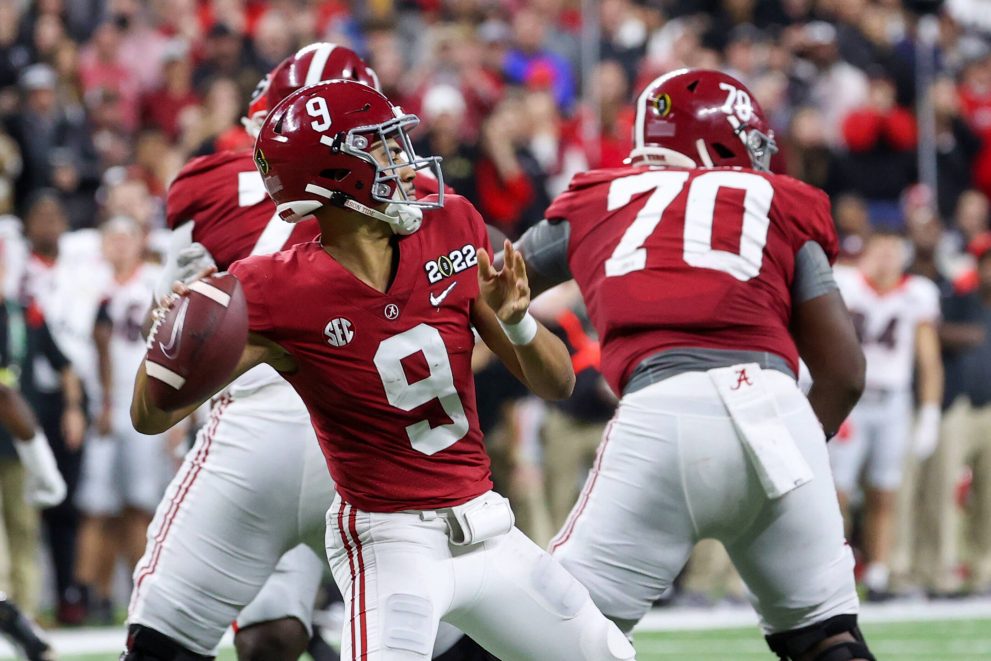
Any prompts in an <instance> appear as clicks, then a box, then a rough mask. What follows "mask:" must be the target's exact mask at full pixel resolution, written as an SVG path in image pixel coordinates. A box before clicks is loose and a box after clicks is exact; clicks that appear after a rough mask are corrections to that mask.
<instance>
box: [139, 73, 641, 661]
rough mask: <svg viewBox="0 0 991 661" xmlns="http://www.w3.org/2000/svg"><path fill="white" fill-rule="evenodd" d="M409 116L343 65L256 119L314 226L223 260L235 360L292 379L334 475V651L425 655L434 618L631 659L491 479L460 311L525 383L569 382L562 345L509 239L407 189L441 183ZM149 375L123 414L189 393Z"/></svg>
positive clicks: (560, 653) (272, 184)
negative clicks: (242, 299) (345, 75)
mask: <svg viewBox="0 0 991 661" xmlns="http://www.w3.org/2000/svg"><path fill="white" fill-rule="evenodd" d="M416 123H417V119H416V117H415V116H412V115H405V114H403V113H402V112H401V111H400V110H399V109H398V108H396V107H394V106H392V104H391V103H389V101H388V100H387V99H386V98H385V97H383V96H382V95H381V94H380V93H378V92H376V91H375V90H373V89H371V88H370V87H367V86H364V85H360V84H356V83H353V82H347V81H334V82H329V83H321V84H318V85H313V86H310V87H307V88H304V89H303V90H300V91H299V92H296V93H295V94H293V95H291V96H290V97H288V98H286V99H285V100H284V101H283V102H282V103H281V104H280V105H279V106H278V107H277V108H275V109H274V110H273V111H272V112H271V113H270V114H269V116H268V117H267V118H266V120H265V124H264V125H263V127H262V131H261V133H260V135H259V137H258V140H257V142H256V145H255V162H256V164H257V165H258V168H259V170H260V171H261V172H262V173H263V176H264V178H265V183H266V187H267V188H268V190H269V193H270V194H271V195H272V197H273V199H274V200H275V201H276V203H277V205H278V206H277V209H278V213H279V215H280V217H282V218H283V219H285V220H288V221H290V222H292V221H296V220H298V219H300V218H303V217H305V216H306V215H308V214H311V213H312V214H313V215H315V216H316V217H317V220H318V222H319V224H320V229H321V239H320V241H314V242H311V243H306V244H300V245H297V246H296V247H295V248H293V249H292V250H288V251H285V252H282V253H279V254H277V255H274V256H258V257H253V258H249V259H247V260H242V261H241V262H238V263H237V264H235V265H234V266H233V267H232V269H231V272H232V273H233V274H234V275H236V276H237V277H238V278H239V280H240V281H241V284H242V286H243V288H244V292H245V295H246V299H247V301H248V310H249V319H250V328H251V330H252V333H251V335H250V336H249V342H248V346H247V347H246V348H245V351H244V354H243V356H242V360H241V363H240V364H239V366H238V369H237V370H236V371H235V374H238V373H241V372H243V371H244V370H246V369H249V368H251V367H253V366H255V365H257V364H260V363H262V362H266V363H268V364H270V365H272V366H274V367H275V368H276V369H277V370H278V371H279V372H280V373H281V374H282V375H283V376H284V377H285V378H286V379H287V380H289V381H290V383H292V385H293V387H294V388H295V389H296V390H297V392H299V393H300V395H301V397H302V398H303V400H304V401H305V402H306V404H307V407H308V408H309V410H310V412H311V415H312V419H313V424H314V427H315V428H316V430H317V436H318V438H319V440H320V445H321V447H322V448H323V450H324V453H325V456H326V458H327V463H328V467H329V468H330V471H331V474H332V476H333V478H334V482H335V484H336V488H337V492H338V495H337V497H336V498H335V500H334V504H333V505H332V507H331V509H330V510H329V511H328V514H327V523H328V526H327V546H328V548H327V550H328V556H329V559H330V562H331V567H332V570H333V571H334V576H335V579H336V580H337V581H338V584H339V585H341V587H342V588H344V592H345V598H346V600H348V602H349V607H350V623H349V627H347V628H348V631H346V632H345V635H344V636H343V648H342V656H343V657H344V658H349V659H354V660H357V659H359V658H361V659H371V660H378V659H386V660H391V659H428V658H430V653H431V649H432V647H433V640H434V636H435V634H436V631H437V626H438V623H439V622H440V620H442V619H443V620H445V621H448V622H450V623H452V624H454V625H456V626H458V627H459V628H461V629H462V630H464V631H465V632H466V633H468V634H469V635H471V636H472V637H473V638H475V639H476V640H477V641H478V642H479V643H481V644H482V645H483V646H484V647H485V648H486V649H488V650H489V651H491V652H493V653H494V654H496V655H497V656H499V657H500V658H502V659H505V660H506V661H512V660H513V659H520V660H522V659H542V660H547V661H554V660H556V659H560V660H561V661H565V660H567V661H577V660H581V659H589V660H590V661H591V660H595V661H605V660H607V659H632V658H634V652H633V648H632V646H631V645H630V644H629V642H628V641H627V640H626V639H625V638H624V637H623V635H622V634H621V633H620V632H619V630H618V629H617V628H616V627H615V626H614V625H612V624H611V623H609V622H608V621H607V620H606V619H605V618H603V617H602V615H601V613H599V612H598V610H597V609H596V608H595V606H594V605H593V604H592V602H591V600H590V599H589V598H588V593H587V591H586V590H585V589H584V588H583V587H582V586H581V585H580V584H579V583H578V582H577V581H575V580H574V579H573V577H571V576H570V575H569V574H568V573H567V572H565V571H564V570H563V569H561V567H560V566H559V565H558V564H557V563H556V562H555V561H554V560H553V559H551V558H550V556H549V555H547V554H546V553H544V552H542V551H541V550H540V549H539V548H537V547H536V546H535V545H534V544H533V543H532V542H531V541H530V540H528V539H527V538H526V537H525V536H524V535H523V534H522V533H520V532H519V531H518V530H517V529H515V528H514V527H513V525H512V524H513V517H512V512H511V510H510V509H509V507H508V504H507V501H506V500H505V499H504V498H502V497H501V496H499V495H497V494H495V493H493V492H492V491H491V486H492V485H491V481H490V479H489V468H488V457H487V456H486V454H485V451H484V446H483V443H482V438H481V432H480V431H479V429H478V422H477V417H476V413H475V402H474V383H473V380H472V375H471V367H470V355H471V349H472V346H473V344H474V337H473V335H472V327H474V328H475V329H476V330H477V332H478V333H479V335H480V336H481V337H482V338H483V340H484V341H485V342H486V344H488V345H489V346H490V347H491V348H492V349H493V351H494V352H495V353H496V354H497V355H499V356H500V358H501V359H502V360H503V361H504V362H506V364H507V366H508V367H509V369H510V370H511V371H513V372H514V373H515V374H516V375H517V377H518V378H520V379H521V380H522V381H523V382H524V383H526V384H528V386H529V387H530V388H531V389H532V390H533V391H534V392H535V393H536V394H538V395H542V396H544V397H550V398H559V397H566V396H568V395H569V394H570V392H571V388H572V387H573V384H574V372H573V370H572V369H571V365H570V357H569V355H568V352H567V350H566V348H565V347H564V345H563V344H562V343H561V342H560V341H559V340H557V338H555V337H554V336H553V335H552V334H551V333H550V332H548V331H547V329H545V328H543V327H542V326H540V325H539V324H538V323H537V322H536V321H535V320H534V319H533V318H532V317H531V316H529V315H527V314H526V309H527V306H528V304H529V289H528V287H527V284H526V274H525V270H524V268H523V264H522V261H521V260H520V259H519V258H518V257H514V256H515V253H514V252H513V251H512V249H511V247H508V248H507V252H508V266H507V268H505V269H502V270H501V271H495V270H493V269H492V267H491V264H490V262H489V256H488V255H489V252H488V238H487V235H486V230H485V226H484V224H483V223H482V220H481V218H480V217H479V216H478V213H477V211H475V210H474V208H473V207H471V205H470V204H469V203H468V202H467V201H466V200H464V199H463V198H460V197H458V196H450V199H449V200H448V201H447V203H446V204H444V205H443V206H442V201H443V199H444V198H443V196H430V197H427V198H425V199H424V200H414V199H413V185H412V180H413V177H414V173H415V171H416V170H418V169H425V168H430V169H431V170H432V171H433V172H434V173H435V175H436V176H437V179H438V184H439V185H440V186H442V179H441V175H440V169H439V166H438V160H437V159H436V158H424V159H421V158H418V157H417V156H416V154H415V153H414V151H413V148H412V145H411V143H410V141H409V137H408V135H407V133H406V130H407V128H410V127H413V126H415V125H416ZM400 208H401V209H402V210H403V213H400V212H399V209H400ZM421 217H422V228H421V221H420V218H421ZM440 262H443V266H440V265H439V263H440ZM147 378H148V377H147V376H146V375H145V373H144V371H139V373H138V378H137V380H136V383H135V397H134V403H133V406H132V420H133V422H134V423H135V425H136V426H137V427H139V428H140V429H142V430H143V431H146V432H155V431H158V430H161V429H165V428H168V427H169V426H171V425H172V424H174V423H175V422H176V421H177V420H180V419H181V418H182V417H183V416H184V415H186V414H187V413H188V412H189V410H190V407H187V408H186V409H182V410H179V411H173V412H167V411H162V410H159V409H157V408H156V407H154V406H153V405H152V404H151V402H150V401H149V400H148V398H147V391H146V388H145V384H146V380H147Z"/></svg>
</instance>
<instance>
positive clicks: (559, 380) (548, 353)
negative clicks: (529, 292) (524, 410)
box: [513, 322, 575, 400]
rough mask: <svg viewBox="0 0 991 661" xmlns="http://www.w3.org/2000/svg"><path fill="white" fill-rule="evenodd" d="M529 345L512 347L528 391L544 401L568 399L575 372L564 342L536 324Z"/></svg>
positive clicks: (573, 384)
mask: <svg viewBox="0 0 991 661" xmlns="http://www.w3.org/2000/svg"><path fill="white" fill-rule="evenodd" d="M537 324H538V329H537V334H536V336H534V338H533V341H532V342H530V343H529V344H523V345H513V349H514V350H515V351H516V357H517V358H518V359H519V362H520V368H521V369H522V371H523V377H524V379H525V380H526V384H527V386H528V387H529V388H530V390H531V391H532V392H533V393H534V394H535V395H537V396H538V397H542V398H543V399H552V400H553V399H567V398H568V397H571V393H572V391H573V390H574V389H575V370H574V367H573V366H572V364H571V355H570V354H569V353H568V348H567V347H566V346H565V345H564V342H562V341H561V340H560V338H558V337H557V336H556V335H554V333H552V332H550V331H549V330H547V328H545V327H544V325H543V324H540V322H537Z"/></svg>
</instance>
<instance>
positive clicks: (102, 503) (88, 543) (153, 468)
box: [76, 216, 175, 621]
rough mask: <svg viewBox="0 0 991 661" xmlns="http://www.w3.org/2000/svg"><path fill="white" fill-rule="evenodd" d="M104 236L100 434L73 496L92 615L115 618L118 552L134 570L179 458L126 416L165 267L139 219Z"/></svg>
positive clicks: (114, 222)
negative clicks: (148, 255)
mask: <svg viewBox="0 0 991 661" xmlns="http://www.w3.org/2000/svg"><path fill="white" fill-rule="evenodd" d="M100 234H101V236H102V251H101V252H102V255H103V259H104V260H105V262H106V265H107V266H108V267H109V271H110V274H109V275H110V277H109V278H107V283H106V289H105V290H104V294H103V296H102V297H101V298H102V299H103V300H102V302H101V303H100V306H99V309H98V311H97V315H96V322H95V324H94V328H93V340H94V343H95V345H96V354H97V358H98V360H97V363H98V367H99V370H98V372H99V377H100V406H99V409H98V410H99V412H100V413H99V415H98V416H97V420H96V425H95V427H96V436H95V437H93V438H90V439H89V440H88V441H87V443H86V447H85V450H84V452H83V469H82V476H81V479H80V484H79V491H78V492H77V494H76V504H77V505H78V506H79V509H80V510H81V511H82V512H84V514H85V518H84V519H83V523H82V525H81V526H80V529H79V555H78V559H77V563H76V565H77V569H76V572H77V575H78V578H79V580H80V582H82V583H83V584H84V585H86V586H88V588H89V589H90V590H91V592H90V594H89V597H90V599H89V600H90V602H91V603H90V614H91V615H95V616H96V617H97V619H100V618H102V619H104V620H108V621H112V619H113V616H112V610H113V609H112V606H111V602H110V596H111V589H112V584H113V576H114V569H115V567H116V564H117V557H118V556H121V557H123V558H124V559H125V562H126V563H127V567H128V568H129V569H133V568H134V566H135V564H136V563H137V561H138V559H139V558H140V557H141V553H142V551H143V550H144V538H145V531H146V530H147V529H148V524H149V523H150V522H151V518H152V514H153V513H154V511H155V506H156V505H157V504H158V501H159V500H160V499H161V497H162V494H163V493H164V492H165V486H166V485H167V484H168V482H169V480H170V479H171V477H172V474H173V473H174V471H175V463H174V461H173V460H172V457H171V456H170V455H171V453H170V452H169V449H168V441H167V439H166V437H165V436H156V437H154V438H142V437H141V435H140V434H138V433H136V432H135V431H134V429H133V428H132V427H131V424H130V419H129V417H128V410H129V408H130V407H129V404H130V401H131V388H132V386H133V382H134V370H135V369H136V368H137V366H138V365H139V364H140V363H141V360H142V359H143V358H144V353H145V341H144V338H143V337H142V336H141V328H142V325H143V323H144V320H145V316H146V315H147V313H148V309H149V308H150V307H151V301H152V293H153V292H154V290H155V284H156V282H157V280H158V278H159V275H160V273H159V270H160V269H159V267H158V266H156V265H154V264H148V263H147V262H145V261H144V253H145V247H146V246H145V243H146V241H145V231H144V228H143V227H142V226H141V225H140V224H139V223H138V221H137V220H135V219H133V218H130V217H128V216H114V217H113V218H110V219H109V220H107V221H106V222H104V223H103V224H102V225H101V226H100ZM110 540H113V542H111V541H110Z"/></svg>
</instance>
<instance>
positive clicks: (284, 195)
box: [255, 80, 444, 234]
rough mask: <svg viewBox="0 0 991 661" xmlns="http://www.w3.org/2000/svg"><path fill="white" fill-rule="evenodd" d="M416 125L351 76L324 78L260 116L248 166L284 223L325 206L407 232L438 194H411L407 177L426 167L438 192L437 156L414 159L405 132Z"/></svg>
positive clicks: (439, 202)
mask: <svg viewBox="0 0 991 661" xmlns="http://www.w3.org/2000/svg"><path fill="white" fill-rule="evenodd" d="M417 124H419V119H418V118H417V117H416V116H415V115H410V114H406V113H404V112H403V111H402V110H401V109H399V108H398V107H396V106H394V105H392V104H391V103H390V102H389V100H388V99H386V98H385V97H384V96H383V95H382V94H381V93H380V92H378V91H376V90H374V89H372V88H371V87H368V86H367V85H364V84H362V83H357V82H353V81H343V80H336V81H329V82H323V83H317V84H315V85H310V86H309V87H304V88H302V89H300V90H298V91H296V92H294V93H293V94H290V95H289V96H288V97H286V98H285V99H284V100H283V101H282V102H280V103H279V105H277V106H276V107H275V108H274V109H273V110H272V111H271V112H270V113H269V115H268V116H267V117H266V119H265V122H264V124H263V125H262V129H261V132H260V133H259V135H258V139H257V140H256V142H255V165H256V166H257V167H258V170H259V171H260V172H261V174H262V181H263V182H264V184H265V188H266V189H267V190H268V192H269V195H270V196H271V197H272V199H273V200H274V201H275V203H276V212H277V213H278V215H279V217H280V218H282V219H283V220H285V221H287V222H293V223H294V222H298V221H300V220H302V219H303V218H305V217H306V216H307V215H308V214H311V213H314V212H315V211H316V210H317V209H319V208H320V207H323V206H327V205H333V206H337V207H343V208H347V209H350V210H352V211H357V212H359V213H362V214H364V215H366V216H369V217H371V218H374V219H376V220H380V221H383V222H385V223H387V224H388V225H389V226H390V227H391V228H392V229H393V231H394V232H396V233H397V234H410V233H412V232H415V231H416V230H417V229H418V228H419V226H420V222H421V221H422V211H423V210H424V209H436V208H439V207H441V206H443V204H444V196H443V193H440V194H438V195H437V196H436V197H430V198H428V199H426V200H417V199H416V198H415V196H414V195H413V189H412V174H413V173H414V172H415V171H417V170H429V171H430V172H431V173H432V174H433V175H434V176H435V177H436V178H437V180H438V183H439V188H440V189H441V191H442V190H443V181H444V179H443V173H442V172H441V169H440V158H439V157H436V156H433V157H425V158H424V157H419V156H417V155H416V151H415V150H414V148H413V144H412V141H411V140H410V138H409V131H410V130H412V129H413V128H414V127H416V126H417Z"/></svg>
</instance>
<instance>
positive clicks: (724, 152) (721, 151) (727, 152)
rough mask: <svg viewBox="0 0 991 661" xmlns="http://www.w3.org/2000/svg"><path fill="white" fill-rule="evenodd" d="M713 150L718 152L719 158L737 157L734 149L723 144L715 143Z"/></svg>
mask: <svg viewBox="0 0 991 661" xmlns="http://www.w3.org/2000/svg"><path fill="white" fill-rule="evenodd" d="M712 148H713V149H714V150H715V151H716V154H718V155H719V158H733V157H734V156H736V153H735V152H734V151H733V150H732V149H730V148H729V147H727V146H726V145H724V144H723V143H721V142H714V143H713V144H712Z"/></svg>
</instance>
